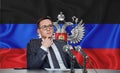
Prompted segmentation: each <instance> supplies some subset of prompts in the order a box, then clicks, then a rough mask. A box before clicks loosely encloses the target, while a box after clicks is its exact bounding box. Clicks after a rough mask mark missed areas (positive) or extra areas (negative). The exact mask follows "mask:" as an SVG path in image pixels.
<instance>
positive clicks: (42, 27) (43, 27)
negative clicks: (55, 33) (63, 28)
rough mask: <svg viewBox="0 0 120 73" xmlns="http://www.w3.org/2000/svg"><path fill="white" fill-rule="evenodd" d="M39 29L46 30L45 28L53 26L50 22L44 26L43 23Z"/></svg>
mask: <svg viewBox="0 0 120 73" xmlns="http://www.w3.org/2000/svg"><path fill="white" fill-rule="evenodd" d="M39 28H40V29H44V30H46V29H47V28H50V29H51V28H53V25H52V24H50V25H48V26H46V25H44V26H41V27H39Z"/></svg>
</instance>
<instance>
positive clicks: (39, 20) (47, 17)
mask: <svg viewBox="0 0 120 73" xmlns="http://www.w3.org/2000/svg"><path fill="white" fill-rule="evenodd" d="M45 19H49V20H50V21H51V22H52V19H51V17H49V16H46V17H42V18H40V19H38V21H37V28H39V23H40V22H41V21H42V20H45Z"/></svg>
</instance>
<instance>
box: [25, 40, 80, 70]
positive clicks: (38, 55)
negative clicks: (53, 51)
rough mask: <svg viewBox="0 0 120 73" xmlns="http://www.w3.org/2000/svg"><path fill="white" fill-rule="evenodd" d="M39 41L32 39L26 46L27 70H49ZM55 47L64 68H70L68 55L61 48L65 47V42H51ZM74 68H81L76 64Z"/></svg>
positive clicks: (46, 58) (45, 53)
mask: <svg viewBox="0 0 120 73" xmlns="http://www.w3.org/2000/svg"><path fill="white" fill-rule="evenodd" d="M41 41H42V40H41V39H32V40H30V42H29V43H28V45H27V68H28V69H44V68H50V65H49V61H48V57H47V52H46V51H44V50H43V49H41V48H40V47H41ZM53 42H54V43H55V45H56V46H57V48H58V50H59V52H60V54H61V57H62V59H63V62H64V64H65V66H66V68H70V65H71V62H70V57H69V55H68V54H67V53H66V52H64V51H63V46H64V45H66V42H65V41H62V40H53ZM75 67H76V68H81V66H80V65H79V64H78V63H77V62H76V65H75Z"/></svg>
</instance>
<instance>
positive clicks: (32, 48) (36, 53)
mask: <svg viewBox="0 0 120 73" xmlns="http://www.w3.org/2000/svg"><path fill="white" fill-rule="evenodd" d="M46 57H47V52H46V51H45V50H43V49H41V48H40V45H39V42H37V41H36V40H31V41H30V43H29V44H28V45H27V67H28V69H40V68H42V64H43V63H44V60H45V59H46Z"/></svg>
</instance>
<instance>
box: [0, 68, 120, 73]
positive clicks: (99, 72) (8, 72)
mask: <svg viewBox="0 0 120 73" xmlns="http://www.w3.org/2000/svg"><path fill="white" fill-rule="evenodd" d="M82 70H83V69H75V73H83V71H82ZM87 71H88V73H120V70H110V69H87ZM0 73H70V70H69V69H66V70H60V69H54V70H50V69H48V70H27V69H0Z"/></svg>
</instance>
